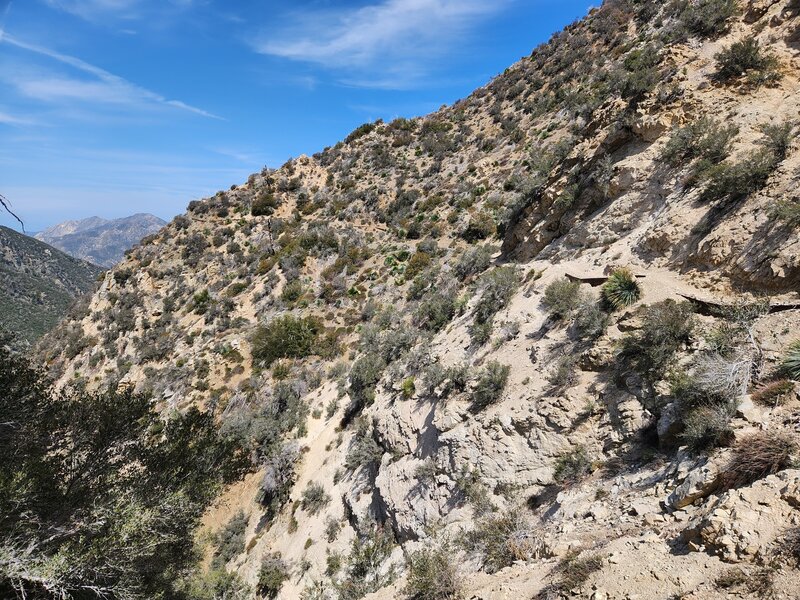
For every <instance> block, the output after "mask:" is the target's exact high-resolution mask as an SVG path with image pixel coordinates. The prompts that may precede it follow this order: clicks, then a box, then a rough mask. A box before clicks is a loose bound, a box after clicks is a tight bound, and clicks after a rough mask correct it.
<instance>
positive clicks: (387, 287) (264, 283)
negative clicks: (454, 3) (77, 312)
mask: <svg viewBox="0 0 800 600" xmlns="http://www.w3.org/2000/svg"><path fill="white" fill-rule="evenodd" d="M799 75H800V3H798V2H797V0H752V1H750V2H740V3H737V2H734V1H733V0H698V1H684V0H677V1H673V2H666V3H665V2H655V1H632V0H631V1H624V0H615V1H608V2H605V3H604V4H603V6H602V7H601V8H599V9H596V10H593V11H592V12H591V14H590V15H589V16H588V17H587V18H586V19H584V20H583V21H580V22H578V23H575V24H574V25H571V26H570V27H568V28H567V29H566V30H564V31H562V32H560V33H558V34H556V35H555V36H553V38H552V39H551V40H550V41H549V42H548V43H547V44H544V45H542V46H540V47H539V48H537V49H536V50H534V51H533V53H532V54H531V56H530V57H527V58H525V59H523V60H521V61H520V62H518V63H517V64H515V65H513V66H511V67H510V68H509V69H507V70H506V71H505V72H504V73H503V74H502V75H500V76H498V77H497V78H496V79H494V80H493V81H492V82H490V83H489V84H488V85H486V86H485V87H483V88H481V89H479V90H477V91H476V92H475V93H474V94H472V95H471V96H470V97H468V98H466V99H465V100H462V101H460V102H457V103H456V104H454V105H453V106H450V107H444V108H442V109H441V110H440V111H438V112H436V113H434V114H432V115H429V116H426V117H423V118H418V119H412V120H405V119H398V120H396V121H393V122H391V123H383V122H377V123H370V124H365V125H363V126H362V127H359V128H358V129H356V130H355V131H354V132H352V133H351V134H350V135H349V136H348V137H347V139H346V140H344V141H343V142H341V143H339V144H337V145H336V146H334V147H331V148H326V149H325V150H324V151H322V152H320V153H318V154H315V155H314V156H302V157H299V158H297V159H294V160H291V161H289V162H288V163H286V164H285V165H283V166H282V167H281V168H280V169H277V170H274V171H272V170H265V171H263V172H261V173H256V174H254V175H252V176H251V177H250V178H249V180H248V181H247V182H244V183H242V184H241V185H238V186H234V187H233V188H231V189H230V190H228V191H223V192H219V193H218V194H217V195H216V196H214V197H211V198H208V199H206V200H203V201H200V202H193V203H192V204H191V205H190V206H189V208H188V211H187V213H186V214H185V215H183V216H180V217H177V218H176V219H175V220H174V221H173V222H172V223H170V224H169V225H168V226H167V227H166V228H165V229H163V230H162V231H161V232H159V233H157V234H155V235H153V236H150V237H149V238H147V239H145V240H144V241H143V242H142V244H141V246H139V247H138V248H136V249H135V250H134V251H132V252H131V253H130V254H129V256H128V257H127V258H126V259H125V260H124V261H123V262H122V263H121V264H119V265H118V266H116V267H115V268H114V269H113V270H112V271H110V272H109V273H108V274H107V275H106V277H105V279H104V281H103V283H102V285H101V286H100V288H99V290H98V291H97V292H96V293H95V295H94V297H93V298H92V300H91V302H90V303H89V304H88V306H87V308H86V311H85V313H84V314H83V315H82V316H79V317H77V318H75V319H71V320H68V321H66V322H64V323H63V324H62V325H61V326H60V328H59V330H58V331H57V332H55V333H54V334H53V335H51V336H49V337H48V338H47V340H46V341H45V342H44V343H43V344H42V345H41V348H40V354H41V356H42V358H43V359H44V360H45V361H46V362H47V364H48V365H49V367H50V369H51V370H52V372H53V373H54V375H55V376H56V377H58V378H59V381H60V383H61V384H62V385H67V384H76V383H77V384H80V385H81V386H86V387H88V388H89V389H95V388H101V387H105V386H109V385H111V386H116V387H124V388H134V389H136V390H139V391H142V392H144V393H146V394H150V395H152V396H153V397H154V398H155V399H156V400H157V402H158V403H159V406H160V407H161V408H162V409H163V410H164V411H172V410H183V409H186V408H188V407H190V406H199V407H202V408H204V409H206V410H209V411H212V412H213V414H214V415H215V416H216V419H217V421H218V422H219V423H220V425H221V427H222V431H223V432H224V434H225V435H227V436H230V438H231V439H235V440H237V443H239V444H240V445H241V446H242V447H243V448H246V449H247V452H248V454H249V455H250V457H251V460H252V465H253V466H252V471H251V474H250V475H248V476H246V477H245V478H244V479H243V480H242V481H241V482H239V483H237V484H234V485H232V486H229V487H228V488H226V490H225V491H224V493H223V494H222V496H221V497H220V498H219V499H218V501H217V502H216V504H215V505H214V506H213V507H212V509H210V510H209V511H208V512H207V513H206V515H205V517H204V519H203V530H204V534H203V535H200V536H198V540H200V541H198V544H199V545H200V552H201V553H202V555H203V556H204V557H205V558H204V559H203V562H202V564H203V569H204V570H205V572H206V573H207V577H209V578H211V579H209V580H208V581H212V580H213V581H215V582H217V583H216V584H214V585H219V586H222V587H225V586H229V587H228V588H226V589H227V590H228V591H227V592H226V593H228V594H229V596H227V597H233V594H234V590H235V593H236V594H241V596H235V597H253V596H254V595H258V596H259V597H265V598H285V599H289V598H298V597H303V598H341V599H350V598H361V597H369V598H374V599H378V598H386V599H389V598H398V597H411V598H423V599H428V598H456V597H461V596H462V595H463V596H464V597H469V598H487V599H488V598H519V597H527V598H533V597H541V598H556V597H561V596H569V595H571V594H576V595H579V596H581V597H593V598H597V599H601V598H634V597H653V598H725V597H730V594H739V595H740V596H744V597H764V596H766V595H769V594H776V595H778V596H782V597H790V596H791V595H792V594H796V581H797V575H798V572H797V570H795V568H796V566H797V564H798V561H800V530H799V529H798V524H800V512H798V507H800V471H798V470H792V469H791V467H792V466H793V465H795V464H796V459H797V434H798V431H797V429H798V427H799V426H798V423H800V397H798V391H799V388H798V383H797V380H798V379H800V366H798V365H799V364H800V345H798V344H800V196H798V189H800V186H798V184H800V147H799V146H800V145H799V144H798V142H797V133H798V120H799V119H800V93H798V92H799V91H800V81H799V80H798V76H799ZM222 581H224V582H227V583H225V584H224V585H223V584H222V583H220V582H222ZM204 585H211V584H210V583H207V584H204ZM204 589H210V588H204ZM215 589H216V588H215ZM247 590H250V591H249V592H248V591H247ZM209 597H211V596H209ZM214 597H222V596H214Z"/></svg>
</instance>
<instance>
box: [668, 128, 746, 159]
mask: <svg viewBox="0 0 800 600" xmlns="http://www.w3.org/2000/svg"><path fill="white" fill-rule="evenodd" d="M738 133H739V128H738V127H737V126H736V125H725V124H724V123H722V122H720V121H717V120H715V119H713V118H711V117H702V118H701V119H698V120H697V121H695V122H694V123H691V124H689V125H686V126H685V127H681V128H680V129H677V130H676V131H675V132H674V133H673V134H672V135H671V136H670V138H669V140H668V141H667V143H666V145H665V146H664V150H663V152H662V154H661V157H662V158H663V159H664V160H665V161H666V162H668V163H669V164H671V165H672V166H675V167H676V166H679V165H680V164H681V162H683V161H685V160H694V159H696V158H700V159H704V160H705V161H707V163H709V164H714V163H718V162H720V161H722V160H724V159H725V158H727V157H728V155H729V154H730V149H731V143H732V142H733V139H734V138H735V137H736V135H737V134H738ZM706 166H707V165H706Z"/></svg>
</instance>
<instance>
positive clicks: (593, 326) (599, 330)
mask: <svg viewBox="0 0 800 600" xmlns="http://www.w3.org/2000/svg"><path fill="white" fill-rule="evenodd" d="M607 325H608V313H607V312H606V311H604V310H603V309H602V308H600V306H599V304H598V303H597V302H595V301H594V299H593V298H591V297H590V296H588V295H585V296H583V297H582V300H581V303H580V305H579V306H578V308H577V310H576V311H575V331H577V332H578V334H579V335H580V336H581V337H583V338H586V339H588V340H595V339H597V338H599V337H600V336H601V335H603V332H604V331H605V330H606V326H607Z"/></svg>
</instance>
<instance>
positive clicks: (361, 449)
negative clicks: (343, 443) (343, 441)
mask: <svg viewBox="0 0 800 600" xmlns="http://www.w3.org/2000/svg"><path fill="white" fill-rule="evenodd" d="M383 454H384V452H383V448H381V447H380V446H379V445H378V442H376V441H375V434H374V432H373V430H372V427H371V426H370V424H369V422H368V421H367V420H366V419H365V418H364V417H361V419H359V422H358V427H357V428H356V433H355V435H354V436H353V440H352V441H351V442H350V449H349V450H348V452H347V458H346V459H345V465H344V466H345V468H346V469H347V470H348V471H350V472H351V473H354V472H355V471H358V470H359V469H367V470H369V471H373V470H375V469H376V468H377V466H378V465H379V464H380V462H381V458H383Z"/></svg>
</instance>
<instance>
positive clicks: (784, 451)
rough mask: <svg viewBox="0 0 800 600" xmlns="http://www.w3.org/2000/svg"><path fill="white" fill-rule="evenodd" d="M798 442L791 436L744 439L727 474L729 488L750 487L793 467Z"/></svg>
mask: <svg viewBox="0 0 800 600" xmlns="http://www.w3.org/2000/svg"><path fill="white" fill-rule="evenodd" d="M796 452H797V441H796V440H795V439H794V437H792V436H791V435H789V434H786V433H777V432H770V431H759V432H758V433H754V434H752V435H749V436H747V437H744V438H742V439H741V440H739V441H738V442H737V443H736V446H735V447H734V454H733V457H732V458H731V460H730V462H729V463H728V465H727V468H726V469H725V471H724V473H723V482H724V484H725V485H726V486H727V487H739V486H743V485H750V484H751V483H754V482H756V481H758V480H759V479H763V478H764V477H766V476H767V475H774V474H775V473H777V472H778V471H782V470H783V469H786V468H788V467H790V466H791V465H792V459H793V457H794V455H795V454H796Z"/></svg>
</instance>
